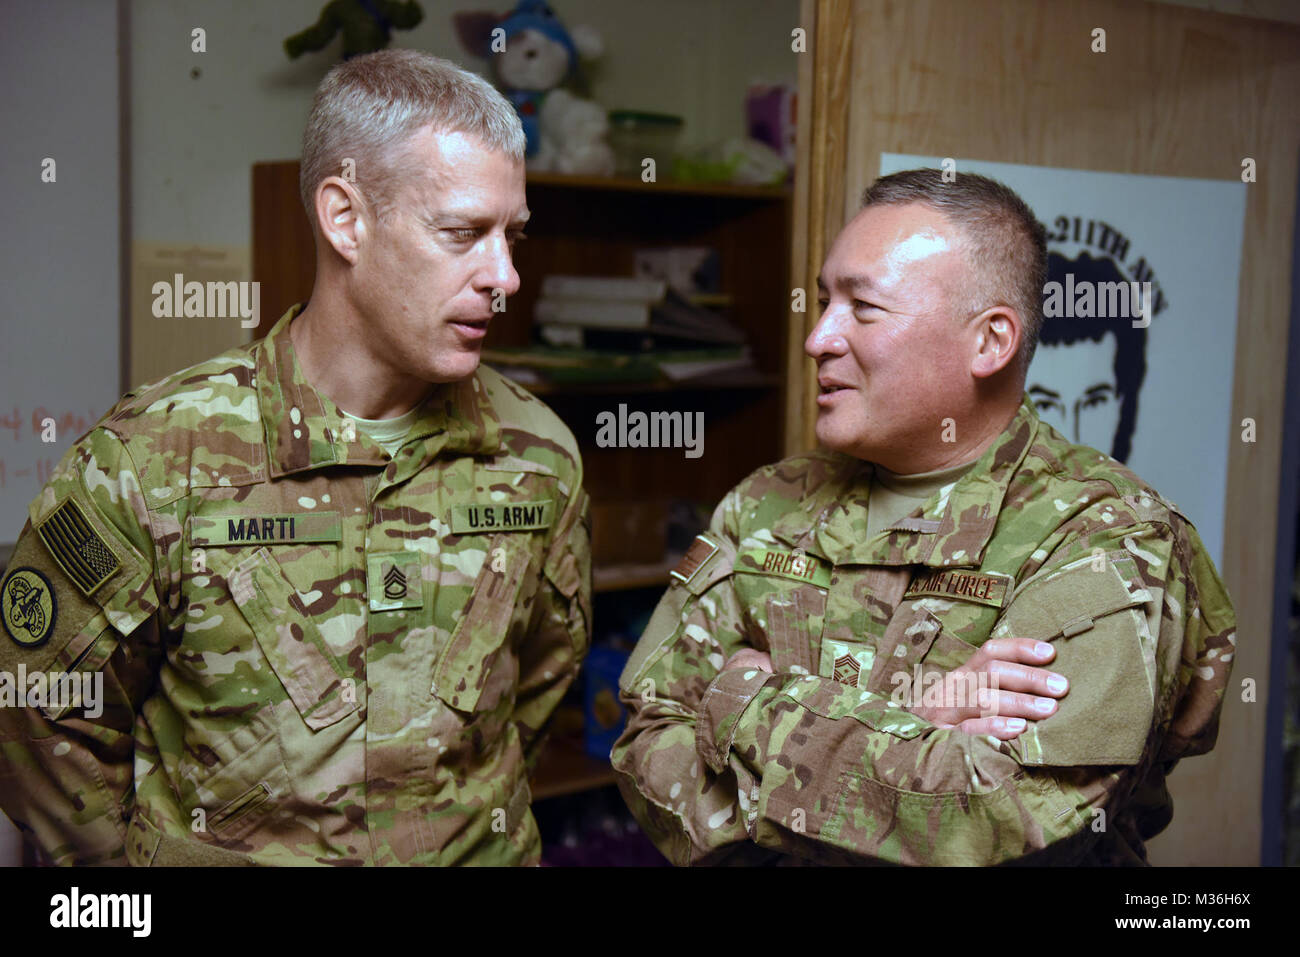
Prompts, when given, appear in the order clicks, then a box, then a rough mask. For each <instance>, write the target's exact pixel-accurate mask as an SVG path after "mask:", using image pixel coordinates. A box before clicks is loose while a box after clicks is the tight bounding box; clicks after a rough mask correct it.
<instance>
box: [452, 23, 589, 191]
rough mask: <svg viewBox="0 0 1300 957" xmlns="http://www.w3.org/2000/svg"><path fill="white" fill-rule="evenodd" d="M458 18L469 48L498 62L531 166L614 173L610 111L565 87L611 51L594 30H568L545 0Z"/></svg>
mask: <svg viewBox="0 0 1300 957" xmlns="http://www.w3.org/2000/svg"><path fill="white" fill-rule="evenodd" d="M454 22H455V25H456V30H457V33H458V34H459V36H460V41H461V44H462V45H463V46H464V47H465V49H466V50H467V51H468V52H470V53H471V54H473V55H475V56H481V57H487V58H490V59H491V60H492V66H493V70H494V72H495V75H496V79H497V84H498V86H500V87H501V89H502V91H503V92H504V94H505V95H506V97H507V98H508V99H509V100H510V102H511V103H512V104H514V107H515V110H516V111H517V112H518V113H519V118H520V121H521V122H522V123H523V127H524V134H525V135H526V136H527V137H528V168H529V169H530V170H534V171H541V172H549V171H555V172H562V173H576V174H586V175H598V176H609V175H611V174H612V173H613V172H614V153H613V151H612V150H611V149H610V148H609V144H608V143H607V142H606V135H607V133H608V132H609V121H608V119H607V117H606V116H605V111H604V110H602V109H601V108H600V107H599V106H598V105H597V104H595V103H593V102H591V101H590V100H584V99H581V98H580V97H578V96H576V95H574V94H573V93H571V92H570V91H569V90H567V89H563V88H562V84H564V83H566V82H571V81H574V80H576V79H578V78H579V70H580V59H593V58H595V57H598V56H600V54H601V53H602V52H603V47H602V44H601V41H600V36H599V35H598V34H597V33H596V32H595V31H594V30H592V29H590V28H587V27H575V28H574V29H573V30H572V31H570V30H568V29H566V28H565V26H564V24H563V23H561V22H560V20H559V18H558V17H556V15H555V11H554V10H552V9H551V7H550V5H549V4H548V3H546V2H545V0H520V3H519V5H518V6H517V7H515V9H514V10H512V11H511V12H509V13H507V14H505V15H504V16H500V17H499V16H496V15H495V14H491V13H482V12H477V13H469V12H466V13H458V14H456V15H455V17H454Z"/></svg>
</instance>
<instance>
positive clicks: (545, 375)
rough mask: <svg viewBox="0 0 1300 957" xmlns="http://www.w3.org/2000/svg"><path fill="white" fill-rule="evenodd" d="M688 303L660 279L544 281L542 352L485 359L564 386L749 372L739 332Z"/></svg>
mask: <svg viewBox="0 0 1300 957" xmlns="http://www.w3.org/2000/svg"><path fill="white" fill-rule="evenodd" d="M692 298H694V297H692ZM692 298H688V297H686V296H683V295H680V294H679V293H677V292H676V291H675V290H673V289H672V288H671V287H669V285H668V283H667V282H665V281H664V280H662V279H634V278H629V277H622V276H609V277H606V276H559V275H552V276H547V277H546V279H544V280H543V282H542V292H541V296H540V297H539V298H538V300H537V304H536V307H535V308H534V311H533V319H534V329H535V331H536V335H537V338H538V340H539V342H540V347H539V348H535V349H531V350H518V349H511V350H507V349H494V350H486V351H485V352H484V356H483V358H484V359H485V360H486V361H488V362H492V363H494V364H498V365H502V366H505V367H506V369H507V371H514V372H515V374H518V373H519V372H520V370H523V369H528V368H531V369H532V370H534V372H535V373H537V375H538V376H540V378H541V379H544V380H550V381H553V382H566V383H572V382H599V381H651V380H654V379H662V378H666V379H668V380H671V381H674V382H687V381H691V380H693V379H698V378H701V377H704V376H715V375H718V374H720V373H736V372H744V371H750V370H752V369H753V360H752V357H751V356H750V352H749V348H748V347H747V346H746V345H745V335H744V333H743V332H742V331H741V330H739V329H737V328H736V327H735V326H734V325H732V324H731V323H730V322H728V321H727V319H726V318H725V317H724V316H722V315H721V314H720V313H719V312H717V311H715V310H714V309H711V308H709V307H708V306H705V305H703V304H701V303H699V302H693V301H692ZM701 298H703V299H705V301H713V302H716V301H718V300H719V298H720V297H717V296H710V297H701ZM723 298H725V297H723ZM520 377H521V378H529V377H528V376H527V375H522V376H520Z"/></svg>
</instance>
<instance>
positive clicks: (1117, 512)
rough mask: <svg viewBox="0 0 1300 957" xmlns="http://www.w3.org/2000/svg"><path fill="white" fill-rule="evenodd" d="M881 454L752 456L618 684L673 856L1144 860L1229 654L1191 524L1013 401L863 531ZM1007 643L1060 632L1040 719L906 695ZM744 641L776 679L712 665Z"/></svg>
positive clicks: (639, 787) (626, 739)
mask: <svg viewBox="0 0 1300 957" xmlns="http://www.w3.org/2000/svg"><path fill="white" fill-rule="evenodd" d="M871 468H872V467H871V466H870V465H869V464H868V463H864V462H862V461H859V460H857V459H853V458H850V457H848V456H845V455H840V454H836V453H831V452H818V453H814V454H811V455H807V456H802V457H796V458H790V459H786V460H785V461H782V462H779V463H777V464H776V465H772V466H768V467H765V468H762V469H760V470H758V471H757V472H755V473H754V474H753V475H751V476H750V477H749V478H748V479H746V480H745V481H744V482H742V483H741V484H740V485H739V486H738V487H737V488H735V489H734V490H732V492H731V493H729V494H728V495H727V497H726V498H725V499H724V500H723V502H722V503H721V504H720V505H719V507H718V509H717V511H716V512H715V513H714V516H713V522H712V525H711V527H710V529H709V531H708V532H707V533H706V534H705V535H703V536H701V537H700V538H699V539H697V540H696V544H695V545H694V546H692V549H691V552H689V553H688V555H687V558H686V559H685V560H684V561H683V563H682V565H681V566H679V568H678V570H677V572H676V573H675V577H676V579H677V580H676V581H675V582H674V583H673V584H672V586H671V587H670V588H669V589H668V591H667V593H666V594H665V596H664V598H663V600H662V601H661V602H660V604H659V607H658V609H657V610H656V612H655V615H654V617H653V618H652V619H651V622H650V624H649V626H648V628H647V630H646V633H645V634H644V635H643V636H642V638H641V641H640V643H639V644H638V646H637V649H636V651H635V653H634V654H633V656H632V659H631V661H630V662H629V663H628V666H627V669H626V670H625V671H624V673H623V677H622V680H621V686H622V689H623V695H622V696H623V700H624V702H625V703H626V704H627V706H628V708H629V711H630V717H629V722H628V727H627V730H626V731H625V733H624V734H623V736H622V737H621V738H620V739H619V740H618V742H617V743H616V744H615V746H614V750H613V755H612V758H613V761H614V765H615V767H616V768H617V770H618V771H619V772H620V787H621V788H622V790H623V793H624V796H625V797H626V798H627V800H628V802H629V804H630V806H631V807H632V808H633V810H634V812H635V813H636V815H637V816H638V818H639V819H640V821H641V822H642V824H643V826H644V827H645V828H646V830H647V832H648V833H649V834H650V836H651V837H652V838H653V839H654V840H655V842H656V843H657V844H658V846H659V848H660V849H661V850H662V851H663V852H664V853H665V854H666V855H667V856H668V857H669V859H670V860H672V861H673V862H675V863H678V864H698V863H758V862H777V863H796V862H800V861H815V862H826V863H832V862H854V863H873V862H889V863H902V864H997V863H1003V862H1011V861H1015V862H1020V863H1054V864H1055V863H1133V864H1136V863H1144V862H1145V861H1146V854H1145V850H1144V845H1143V842H1144V841H1145V840H1146V839H1147V838H1149V837H1151V836H1152V835H1154V834H1155V833H1157V832H1158V831H1160V830H1161V829H1162V828H1163V827H1164V826H1165V825H1166V824H1167V823H1168V820H1169V817H1170V815H1171V814H1172V806H1171V802H1170V799H1169V795H1168V792H1167V791H1166V790H1165V777H1166V775H1167V774H1168V773H1169V771H1170V770H1171V769H1172V767H1173V765H1174V763H1175V762H1176V761H1177V760H1178V759H1179V758H1181V757H1183V756H1185V755H1193V754H1203V753H1205V752H1206V751H1208V750H1210V748H1211V747H1212V746H1213V744H1214V740H1215V737H1216V734H1217V730H1218V714H1219V706H1220V703H1221V699H1222V696H1223V692H1224V688H1225V685H1226V682H1227V678H1228V673H1229V670H1230V667H1231V666H1230V661H1231V659H1232V653H1233V649H1234V636H1233V629H1234V627H1235V619H1234V615H1233V610H1232V606H1231V603H1230V601H1229V599H1228V596H1227V594H1226V593H1225V591H1224V588H1223V585H1222V583H1221V582H1220V580H1219V577H1218V575H1217V573H1216V572H1215V569H1214V566H1213V563H1212V562H1211V560H1210V558H1209V557H1208V556H1207V555H1206V553H1205V550H1204V547H1203V546H1202V544H1201V541H1200V539H1199V537H1198V536H1197V534H1196V531H1195V529H1194V528H1193V527H1192V526H1191V524H1190V523H1189V522H1188V521H1187V519H1186V518H1184V517H1183V516H1182V515H1180V514H1179V513H1178V512H1177V511H1176V509H1175V507H1174V506H1173V505H1171V504H1170V503H1169V502H1167V501H1165V500H1163V499H1161V498H1160V497H1159V496H1158V495H1157V494H1156V493H1155V492H1153V491H1152V490H1151V489H1150V488H1148V487H1147V486H1146V485H1144V484H1143V483H1142V482H1141V480H1139V479H1138V478H1137V476H1135V475H1134V474H1133V473H1132V472H1130V471H1128V470H1127V469H1125V468H1124V467H1123V466H1121V465H1120V464H1119V463H1118V462H1116V461H1114V460H1113V459H1111V458H1109V457H1108V456H1104V455H1102V454H1101V453H1099V452H1097V451H1096V450H1094V449H1090V448H1086V447H1084V446H1079V445H1073V444H1071V443H1069V442H1068V441H1066V440H1065V439H1064V438H1062V436H1061V435H1060V434H1059V433H1057V432H1055V431H1053V430H1052V429H1051V428H1050V427H1048V426H1046V425H1045V424H1043V423H1041V422H1040V421H1039V419H1038V416H1037V415H1036V414H1035V412H1034V408H1033V405H1032V403H1031V402H1030V400H1029V399H1028V397H1026V398H1025V399H1024V401H1023V402H1022V404H1021V407H1020V409H1019V410H1018V412H1017V413H1016V415H1015V417H1014V419H1013V420H1012V421H1011V423H1010V424H1009V425H1008V426H1007V428H1006V430H1005V431H1004V432H1003V433H1002V434H1001V435H1000V436H999V437H998V439H997V440H995V442H994V443H993V445H992V446H991V447H990V448H989V449H988V450H986V452H985V453H984V455H983V456H982V457H981V458H980V459H979V461H978V462H977V463H975V465H974V466H973V467H972V468H971V470H970V471H969V472H968V473H966V475H965V476H963V477H962V478H961V479H960V480H959V481H958V482H957V483H956V484H955V485H952V486H949V487H948V489H947V490H946V494H945V492H944V490H940V492H938V493H936V494H935V495H934V496H932V497H931V498H930V499H929V500H928V501H927V502H926V503H925V505H924V506H922V508H921V509H919V510H918V511H916V512H914V513H913V514H912V515H911V516H910V517H907V518H904V519H902V520H900V521H898V522H895V523H894V524H893V525H891V526H890V527H889V528H888V529H886V530H885V531H884V532H882V533H880V534H879V535H877V536H876V537H874V538H871V539H867V538H866V536H865V528H866V516H867V489H868V486H869V484H870V479H871ZM1002 636H1017V637H1030V638H1037V639H1041V640H1043V641H1048V642H1052V643H1053V644H1054V646H1055V648H1056V658H1055V659H1054V661H1053V663H1052V664H1051V665H1050V667H1051V668H1052V669H1053V670H1055V671H1058V672H1060V673H1062V674H1064V675H1065V676H1066V677H1067V678H1069V680H1070V691H1069V694H1068V695H1067V696H1066V697H1065V698H1064V699H1062V700H1061V702H1060V707H1059V710H1058V712H1057V713H1056V714H1054V715H1052V716H1050V717H1048V718H1046V719H1044V720H1041V721H1038V722H1032V721H1031V722H1030V723H1029V726H1028V730H1026V731H1025V732H1024V733H1023V734H1021V735H1020V736H1019V737H1017V738H1016V739H1014V740H1012V741H1008V742H999V741H997V740H996V739H994V738H992V737H991V736H984V735H980V736H972V735H968V734H965V733H963V732H960V731H957V730H955V729H941V728H937V727H935V726H934V725H932V724H930V723H929V722H927V721H925V720H923V719H922V718H920V717H917V716H916V715H915V714H913V713H912V712H911V711H908V710H906V708H905V707H903V705H905V704H907V703H909V699H908V697H906V695H907V694H908V692H909V683H910V685H911V689H910V690H911V692H912V693H913V694H916V695H917V697H920V696H921V693H922V692H923V689H930V688H933V687H934V684H933V682H932V681H931V679H929V678H928V677H927V673H929V672H937V673H946V672H947V671H950V670H952V669H954V668H955V667H957V666H958V665H959V664H961V663H962V662H964V661H965V660H966V659H968V658H969V657H970V656H971V654H972V653H973V651H974V649H975V648H976V647H978V646H979V645H981V644H982V643H983V642H984V641H986V640H987V639H989V638H991V637H1002ZM750 646H752V647H754V648H757V649H759V650H761V651H765V652H768V653H769V654H770V655H771V658H772V664H773V670H774V671H775V672H776V673H775V674H772V675H769V674H767V673H765V672H762V671H757V670H746V669H739V668H733V669H728V670H725V671H722V670H721V668H722V665H723V663H724V661H725V660H726V659H728V658H729V657H730V656H731V655H733V654H734V653H735V652H736V651H738V650H740V649H742V648H745V647H750ZM918 679H919V680H918ZM968 700H971V701H972V702H973V701H974V700H975V699H974V696H973V695H972V696H971V697H970V698H968ZM912 703H913V704H916V703H920V704H930V703H932V700H931V701H927V700H925V699H924V698H921V700H920V701H919V702H917V701H916V700H915V699H912ZM950 703H951V702H949V704H950Z"/></svg>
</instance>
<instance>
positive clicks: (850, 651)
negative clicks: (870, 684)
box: [817, 638, 876, 688]
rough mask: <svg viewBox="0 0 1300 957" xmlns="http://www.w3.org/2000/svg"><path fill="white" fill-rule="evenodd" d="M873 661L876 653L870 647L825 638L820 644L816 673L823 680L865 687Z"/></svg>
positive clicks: (854, 686)
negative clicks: (819, 660) (820, 656)
mask: <svg viewBox="0 0 1300 957" xmlns="http://www.w3.org/2000/svg"><path fill="white" fill-rule="evenodd" d="M875 661H876V652H875V649H874V648H872V647H871V646H870V645H859V644H850V643H849V642H847V641H838V640H836V639H834V638H827V639H826V640H824V641H823V642H822V660H821V666H820V667H819V668H818V669H817V671H818V674H820V675H821V676H822V677H823V678H830V679H831V680H833V681H838V682H839V683H840V684H842V685H849V686H850V687H853V688H859V687H865V686H866V684H867V678H869V677H870V676H871V668H872V665H874V664H875Z"/></svg>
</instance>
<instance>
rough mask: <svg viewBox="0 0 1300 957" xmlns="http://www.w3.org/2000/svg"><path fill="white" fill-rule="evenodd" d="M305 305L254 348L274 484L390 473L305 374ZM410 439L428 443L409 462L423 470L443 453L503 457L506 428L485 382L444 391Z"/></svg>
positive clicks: (374, 447)
mask: <svg viewBox="0 0 1300 957" xmlns="http://www.w3.org/2000/svg"><path fill="white" fill-rule="evenodd" d="M305 305H306V304H305V303H298V304H297V305H295V306H292V307H291V308H290V309H289V311H288V312H286V313H285V314H284V315H283V316H281V317H280V319H279V321H278V322H276V324H275V325H274V326H273V327H272V328H271V331H270V332H269V333H267V335H266V338H264V339H263V340H262V341H261V342H259V343H257V345H256V346H255V347H254V357H255V361H256V363H257V379H256V382H257V398H258V404H259V408H260V411H261V415H262V426H263V429H264V431H265V433H266V445H267V452H268V461H269V462H270V468H271V473H270V474H271V477H272V478H278V477H279V476H281V475H290V474H292V473H294V472H301V471H304V470H306V469H314V468H322V467H325V466H331V465H375V466H382V465H387V464H388V463H389V462H390V461H391V460H390V458H389V456H388V454H387V453H386V452H385V451H384V450H383V449H382V448H381V447H380V445H379V443H377V442H375V441H374V440H373V439H371V438H370V437H369V436H368V435H366V434H365V433H364V432H363V431H362V430H360V429H357V428H355V426H353V427H351V428H347V429H345V428H344V426H343V422H344V419H345V416H344V415H343V414H342V413H341V412H340V411H339V408H338V406H336V405H335V404H334V403H333V402H332V401H331V400H330V399H329V397H328V396H325V395H323V394H321V393H320V392H318V391H317V390H316V389H315V388H314V387H313V386H312V385H311V383H309V382H308V381H307V377H306V376H305V375H304V374H303V370H302V366H301V365H300V364H299V363H298V356H297V354H296V353H295V351H294V348H293V342H292V340H290V338H289V324H290V323H291V322H292V321H293V319H294V318H295V317H296V316H297V315H298V314H299V313H301V312H302V310H303V309H304V308H305ZM410 438H411V439H423V440H424V443H423V449H422V454H420V455H416V456H407V457H408V458H409V459H412V460H413V461H414V462H415V464H416V469H417V470H418V468H423V466H424V465H425V464H426V463H427V462H428V461H429V460H431V459H432V458H433V457H434V456H436V455H437V454H439V453H440V452H442V451H454V452H458V453H462V454H467V455H474V454H478V453H488V454H490V453H494V452H497V451H498V450H499V449H500V447H501V426H500V422H499V420H498V419H497V416H496V414H495V412H494V411H493V408H492V402H491V400H490V399H489V398H488V395H487V390H486V389H485V388H484V386H483V383H482V381H481V380H480V379H479V377H478V374H477V373H475V374H474V375H472V376H469V377H468V378H466V379H461V380H460V381H458V382H449V383H446V384H443V385H439V386H437V387H436V388H435V389H434V391H433V392H432V394H430V396H429V397H428V398H427V399H426V400H425V401H424V403H423V404H422V405H421V407H420V412H419V414H418V415H417V417H416V420H415V424H414V426H413V427H412V432H411V436H410ZM403 452H405V449H403ZM403 465H404V466H406V463H403ZM405 470H406V468H403V471H405Z"/></svg>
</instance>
